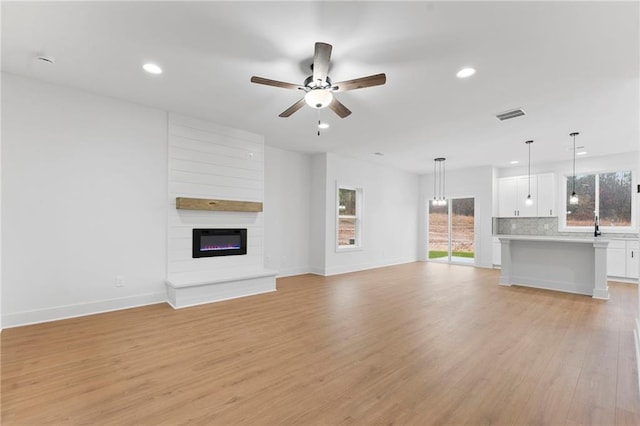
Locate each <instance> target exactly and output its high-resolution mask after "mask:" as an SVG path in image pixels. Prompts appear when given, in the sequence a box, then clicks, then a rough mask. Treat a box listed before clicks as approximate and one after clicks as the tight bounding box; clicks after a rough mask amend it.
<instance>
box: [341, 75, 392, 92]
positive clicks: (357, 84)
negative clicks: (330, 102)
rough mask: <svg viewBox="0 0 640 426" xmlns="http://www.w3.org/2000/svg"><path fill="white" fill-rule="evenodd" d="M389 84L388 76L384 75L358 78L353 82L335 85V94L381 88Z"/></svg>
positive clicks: (348, 81)
mask: <svg viewBox="0 0 640 426" xmlns="http://www.w3.org/2000/svg"><path fill="white" fill-rule="evenodd" d="M386 82H387V76H386V75H385V74H384V73H382V74H375V75H370V76H368V77H361V78H356V79H353V80H347V81H341V82H340V83H335V84H334V85H333V91H334V92H346V91H347V90H355V89H363V88H365V87H371V86H380V85H382V84H385V83H386Z"/></svg>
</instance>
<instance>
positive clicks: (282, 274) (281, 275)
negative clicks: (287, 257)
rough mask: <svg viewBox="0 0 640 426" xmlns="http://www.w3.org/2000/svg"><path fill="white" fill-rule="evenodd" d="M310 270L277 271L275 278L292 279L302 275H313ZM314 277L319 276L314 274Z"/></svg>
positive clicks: (308, 268)
mask: <svg viewBox="0 0 640 426" xmlns="http://www.w3.org/2000/svg"><path fill="white" fill-rule="evenodd" d="M312 269H313V268H311V267H306V268H300V267H298V268H289V269H281V270H279V271H278V275H276V278H284V277H292V276H295V275H304V274H313V273H315V272H311V271H312ZM316 275H319V274H316Z"/></svg>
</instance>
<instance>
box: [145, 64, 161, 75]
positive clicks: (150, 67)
mask: <svg viewBox="0 0 640 426" xmlns="http://www.w3.org/2000/svg"><path fill="white" fill-rule="evenodd" d="M142 68H143V69H144V70H145V71H146V72H148V73H149V74H162V68H160V67H159V66H158V65H156V64H152V63H148V64H144V65H143V66H142Z"/></svg>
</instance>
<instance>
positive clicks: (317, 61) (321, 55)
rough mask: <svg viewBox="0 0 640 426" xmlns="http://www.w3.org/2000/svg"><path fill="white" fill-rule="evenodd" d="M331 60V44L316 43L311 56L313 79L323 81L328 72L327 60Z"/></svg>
mask: <svg viewBox="0 0 640 426" xmlns="http://www.w3.org/2000/svg"><path fill="white" fill-rule="evenodd" d="M330 60H331V45H330V44H327V43H320V42H318V43H316V51H315V54H314V56H313V81H314V82H317V81H318V80H320V81H321V82H323V83H324V82H325V80H326V79H327V74H328V73H329V61H330Z"/></svg>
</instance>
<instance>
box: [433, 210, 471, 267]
mask: <svg viewBox="0 0 640 426" xmlns="http://www.w3.org/2000/svg"><path fill="white" fill-rule="evenodd" d="M428 221H429V242H428V246H429V250H428V252H429V260H436V261H445V262H462V263H473V261H474V257H475V249H474V244H473V241H474V223H475V199H474V198H453V199H450V200H449V201H448V203H447V204H446V205H444V206H434V205H432V204H431V203H429V218H428Z"/></svg>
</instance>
